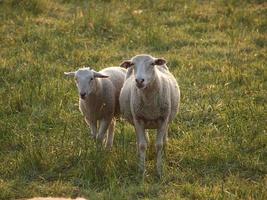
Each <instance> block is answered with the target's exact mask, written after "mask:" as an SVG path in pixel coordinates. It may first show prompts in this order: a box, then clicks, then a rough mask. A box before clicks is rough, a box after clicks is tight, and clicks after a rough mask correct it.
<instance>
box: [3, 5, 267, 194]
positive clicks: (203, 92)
mask: <svg viewBox="0 0 267 200" xmlns="http://www.w3.org/2000/svg"><path fill="white" fill-rule="evenodd" d="M88 2H89V3H88ZM266 19H267V4H266V3H265V2H264V1H261V0H259V1H256V0H255V1H253V0H250V1H249V0H247V1H241V0H240V1H235V0H231V1H223V0H216V1H186V0H177V1H173V0H155V1H151V0H138V1H130V0H128V1H127V0H125V1H119V0H103V1H97V0H95V1H94V0H92V1H82V0H79V1H74V0H57V1H52V0H40V1H39V0H38V1H37V0H21V1H19V0H9V1H8V0H4V1H1V2H0V94H1V95H0V199H16V198H26V197H33V196H66V197H75V196H83V197H86V198H88V199H267V192H266V187H267V176H266V173H267V169H266V168H267V147H266V145H267V133H266V119H267V116H266V94H267V93H266V72H267V70H266V65H267V62H266V60H267V56H266V55H267V48H266V45H267V37H266V35H267V21H266ZM138 53H149V54H151V55H153V56H158V57H164V58H166V59H167V61H168V63H169V67H170V70H171V71H172V73H173V74H174V75H175V77H176V78H177V81H178V83H179V85H180V88H181V107H180V112H179V114H178V115H177V118H176V120H175V121H174V123H172V124H171V125H170V128H169V135H170V140H169V145H168V148H167V151H166V155H165V164H164V178H163V179H162V180H160V181H159V180H157V179H156V177H155V148H154V142H153V141H154V132H153V131H151V134H150V135H151V137H152V142H151V144H150V146H149V150H148V158H147V176H146V177H145V181H144V182H141V181H140V179H139V178H138V168H137V155H136V146H135V133H134V130H133V128H132V127H131V126H130V125H129V124H128V123H126V122H124V121H122V120H120V122H119V123H117V126H116V134H115V141H114V143H115V144H114V148H113V151H112V152H110V153H107V152H104V151H96V148H95V145H94V143H93V142H92V141H91V140H90V139H89V134H88V133H89V131H88V128H87V126H86V124H85V122H84V121H83V117H82V116H81V114H80V112H79V110H78V95H77V92H76V88H75V85H74V83H73V81H71V80H69V79H66V78H65V77H64V75H63V72H64V71H69V70H73V69H77V68H78V67H80V66H83V65H89V66H91V67H93V68H95V69H97V70H99V69H101V68H104V67H107V66H112V65H119V63H121V62H122V61H123V60H124V59H129V58H131V57H132V56H134V55H136V54H138Z"/></svg>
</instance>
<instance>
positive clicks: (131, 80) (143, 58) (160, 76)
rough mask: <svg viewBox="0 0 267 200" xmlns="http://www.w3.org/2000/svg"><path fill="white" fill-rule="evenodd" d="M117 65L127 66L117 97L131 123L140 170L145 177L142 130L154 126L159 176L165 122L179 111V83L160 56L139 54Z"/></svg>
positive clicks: (164, 136)
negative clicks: (135, 138)
mask: <svg viewBox="0 0 267 200" xmlns="http://www.w3.org/2000/svg"><path fill="white" fill-rule="evenodd" d="M120 66H121V67H123V68H126V69H127V73H126V74H127V75H126V80H125V82H124V85H123V87H122V89H121V94H120V98H119V101H120V109H121V115H122V116H123V117H124V118H125V119H126V120H127V121H128V122H129V123H131V124H132V125H134V128H135V132H136V137H137V149H138V151H139V158H140V163H139V167H140V170H141V172H142V174H143V177H144V173H145V157H146V149H147V143H148V137H147V135H146V132H145V129H157V136H156V153H157V163H156V168H157V174H158V175H159V177H161V176H162V149H163V145H164V144H166V143H167V136H168V135H167V129H168V124H169V123H170V122H171V121H172V120H173V119H174V118H175V116H176V113H177V112H178V107H179V102H180V89H179V86H178V84H177V82H176V80H175V78H174V76H173V75H172V74H171V73H170V71H169V69H168V67H167V65H166V60H165V59H163V58H154V57H152V56H151V55H145V54H142V55H137V56H135V57H133V58H132V59H131V60H126V61H124V62H123V63H121V65H120Z"/></svg>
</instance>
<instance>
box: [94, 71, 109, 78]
mask: <svg viewBox="0 0 267 200" xmlns="http://www.w3.org/2000/svg"><path fill="white" fill-rule="evenodd" d="M94 77H95V78H108V77H109V76H107V75H105V74H101V73H99V72H96V71H94Z"/></svg>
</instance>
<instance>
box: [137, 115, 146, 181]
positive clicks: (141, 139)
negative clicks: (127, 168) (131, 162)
mask: <svg viewBox="0 0 267 200" xmlns="http://www.w3.org/2000/svg"><path fill="white" fill-rule="evenodd" d="M134 127H135V132H136V138H137V145H138V151H139V159H140V161H139V168H140V171H141V173H142V175H143V177H144V174H145V161H146V149H147V140H146V134H145V128H144V123H143V122H142V121H140V120H134Z"/></svg>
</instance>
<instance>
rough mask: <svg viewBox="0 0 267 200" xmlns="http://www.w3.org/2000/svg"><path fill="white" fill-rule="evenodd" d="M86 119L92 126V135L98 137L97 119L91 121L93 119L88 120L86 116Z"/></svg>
mask: <svg viewBox="0 0 267 200" xmlns="http://www.w3.org/2000/svg"><path fill="white" fill-rule="evenodd" d="M85 121H86V123H87V125H88V126H89V127H90V130H91V137H92V138H93V139H96V134H97V123H96V121H91V120H88V119H87V118H85Z"/></svg>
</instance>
